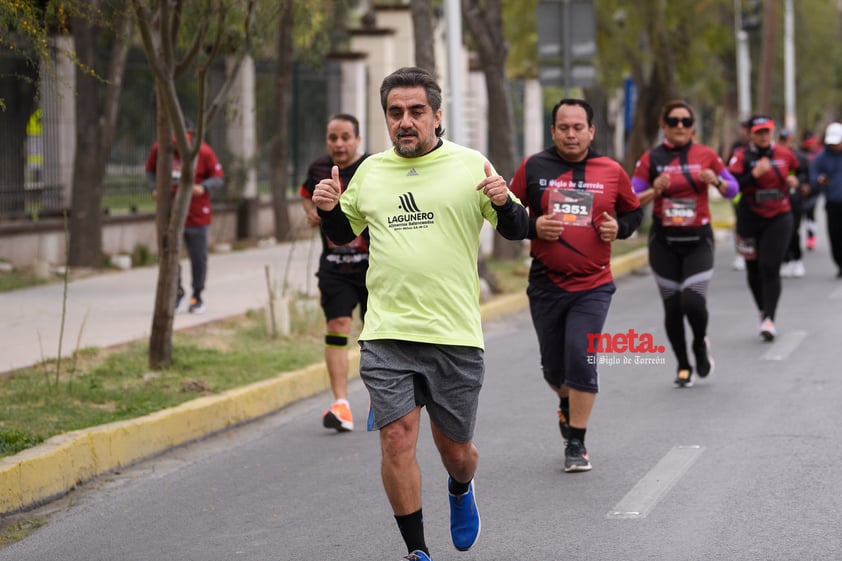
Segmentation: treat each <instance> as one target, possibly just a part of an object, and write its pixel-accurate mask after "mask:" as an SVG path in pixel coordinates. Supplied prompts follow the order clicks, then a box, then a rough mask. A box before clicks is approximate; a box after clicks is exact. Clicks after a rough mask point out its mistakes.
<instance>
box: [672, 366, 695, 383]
mask: <svg viewBox="0 0 842 561" xmlns="http://www.w3.org/2000/svg"><path fill="white" fill-rule="evenodd" d="M675 385H676V386H677V387H679V388H692V387H693V371H692V370H690V369H689V368H681V369H679V371H678V374H676V375H675Z"/></svg>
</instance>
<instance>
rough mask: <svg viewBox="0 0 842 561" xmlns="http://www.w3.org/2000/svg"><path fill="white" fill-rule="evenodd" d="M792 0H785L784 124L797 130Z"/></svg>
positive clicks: (790, 128) (792, 129)
mask: <svg viewBox="0 0 842 561" xmlns="http://www.w3.org/2000/svg"><path fill="white" fill-rule="evenodd" d="M794 20H795V17H794V14H793V9H792V0H784V106H785V107H784V112H785V114H784V125H785V126H786V127H787V128H788V129H789V130H791V131H795V128H796V125H797V124H798V114H797V112H796V110H795V25H794Z"/></svg>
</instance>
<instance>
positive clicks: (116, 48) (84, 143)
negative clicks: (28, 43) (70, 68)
mask: <svg viewBox="0 0 842 561" xmlns="http://www.w3.org/2000/svg"><path fill="white" fill-rule="evenodd" d="M114 23H115V28H116V29H118V30H120V31H122V32H123V36H117V37H114V39H113V45H112V50H111V60H110V61H109V65H108V74H107V76H106V77H105V79H106V83H105V85H102V82H101V81H100V79H99V78H98V77H94V76H91V75H90V74H89V72H87V71H86V69H95V68H96V67H97V64H96V58H97V57H96V45H97V39H98V37H99V36H100V33H99V28H97V27H96V26H94V25H92V23H91V21H89V20H88V19H87V18H74V19H73V21H72V32H73V41H74V44H75V48H76V54H77V56H78V58H79V63H80V64H81V65H82V66H80V65H77V66H76V87H77V91H76V155H75V157H74V160H73V188H72V197H71V211H70V221H69V224H70V226H69V228H70V248H69V254H68V264H69V265H70V266H72V267H93V268H99V267H101V266H102V195H103V188H104V186H103V180H104V178H105V172H106V165H107V163H108V155H109V153H110V151H111V143H112V140H113V138H114V129H115V127H116V123H117V109H118V107H119V99H120V90H121V89H122V84H123V73H124V71H125V68H126V56H127V53H128V39H127V36H128V33H129V31H130V30H131V27H132V19H131V18H130V17H128V16H125V17H122V18H121V17H120V16H118V19H117V20H116V21H115V22H114ZM100 100H101V101H100Z"/></svg>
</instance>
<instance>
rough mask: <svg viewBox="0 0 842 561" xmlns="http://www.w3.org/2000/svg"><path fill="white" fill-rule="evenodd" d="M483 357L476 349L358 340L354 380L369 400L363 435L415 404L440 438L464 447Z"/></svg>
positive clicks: (473, 419)
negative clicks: (424, 411) (357, 376)
mask: <svg viewBox="0 0 842 561" xmlns="http://www.w3.org/2000/svg"><path fill="white" fill-rule="evenodd" d="M483 355H484V353H483V350H482V349H479V348H476V347H464V346H458V345H435V344H431V343H416V342H413V341H397V340H393V339H377V340H370V341H361V342H360V378H362V380H363V383H365V386H366V388H368V393H369V396H370V398H371V407H370V409H369V412H368V430H379V429H381V428H383V427H384V426H386V425H388V424H389V423H391V422H393V421H396V420H397V419H400V418H401V417H403V416H405V415H407V414H409V413H410V412H411V411H412V410H413V409H414V408H415V407H416V406H418V405H421V406H426V407H427V413H428V414H429V415H430V421H431V422H432V423H433V424H435V426H436V428H438V429H439V430H440V431H441V432H442V433H443V434H444V435H445V436H447V437H448V438H450V439H451V440H453V441H455V442H470V441H471V439H472V438H473V436H474V426H475V425H476V417H477V406H478V404H479V390H480V388H481V387H482V380H483V376H484V375H485V362H484V359H483Z"/></svg>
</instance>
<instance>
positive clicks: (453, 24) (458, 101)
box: [444, 0, 466, 144]
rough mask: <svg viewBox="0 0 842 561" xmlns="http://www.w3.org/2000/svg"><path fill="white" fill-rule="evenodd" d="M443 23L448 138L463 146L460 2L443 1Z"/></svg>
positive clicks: (457, 0) (463, 96)
mask: <svg viewBox="0 0 842 561" xmlns="http://www.w3.org/2000/svg"><path fill="white" fill-rule="evenodd" d="M444 9H445V11H444V14H445V21H446V22H447V83H448V84H450V96H449V97H450V112H449V114H448V116H447V121H448V123H449V126H448V128H449V132H448V137H449V138H450V139H451V140H452V141H453V142H456V143H457V144H464V143H465V140H466V138H465V137H466V135H465V119H464V105H465V103H464V101H465V93H464V92H465V88H464V85H463V82H462V80H463V79H464V76H463V72H462V64H463V62H462V2H460V0H445V2H444Z"/></svg>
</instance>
